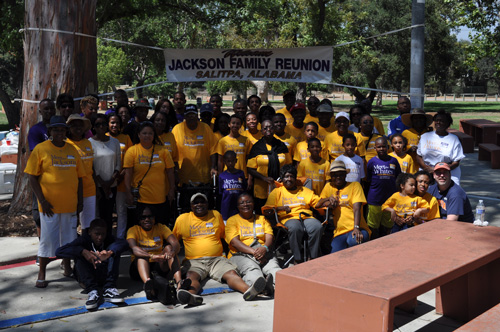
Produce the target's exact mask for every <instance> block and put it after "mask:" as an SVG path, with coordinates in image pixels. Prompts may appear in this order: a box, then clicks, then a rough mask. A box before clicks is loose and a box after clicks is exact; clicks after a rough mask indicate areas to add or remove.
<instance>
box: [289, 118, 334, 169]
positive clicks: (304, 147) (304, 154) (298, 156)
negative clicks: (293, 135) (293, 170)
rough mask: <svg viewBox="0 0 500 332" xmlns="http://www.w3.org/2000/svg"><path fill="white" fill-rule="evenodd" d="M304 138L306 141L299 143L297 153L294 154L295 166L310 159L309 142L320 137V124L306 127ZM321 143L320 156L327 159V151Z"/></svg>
mask: <svg viewBox="0 0 500 332" xmlns="http://www.w3.org/2000/svg"><path fill="white" fill-rule="evenodd" d="M304 136H305V138H306V140H305V141H302V142H299V143H297V145H296V146H295V151H294V153H293V164H294V165H298V164H299V163H300V162H301V161H302V160H306V159H308V158H309V156H310V155H311V153H310V152H309V140H311V139H312V138H316V137H317V136H318V124H317V123H316V122H309V123H307V124H306V125H305V126H304ZM320 143H321V151H320V156H321V157H322V158H325V157H326V156H325V151H324V149H323V143H322V142H321V141H320Z"/></svg>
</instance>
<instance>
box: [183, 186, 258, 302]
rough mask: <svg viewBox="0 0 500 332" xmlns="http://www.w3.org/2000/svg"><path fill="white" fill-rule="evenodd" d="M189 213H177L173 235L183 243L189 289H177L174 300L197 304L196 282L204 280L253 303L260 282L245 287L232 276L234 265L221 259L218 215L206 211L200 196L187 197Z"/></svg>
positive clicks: (221, 227)
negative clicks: (219, 284) (220, 285)
mask: <svg viewBox="0 0 500 332" xmlns="http://www.w3.org/2000/svg"><path fill="white" fill-rule="evenodd" d="M190 202H191V211H192V212H189V213H184V214H181V215H180V216H179V217H178V218H177V221H176V222H175V226H174V231H173V233H174V235H175V236H176V237H177V238H178V239H179V240H183V242H184V247H185V251H186V261H185V262H184V268H185V269H187V274H186V277H187V278H188V279H190V280H191V288H190V289H189V291H187V290H179V291H178V293H177V297H178V299H179V302H181V303H182V304H190V305H199V304H201V303H203V298H202V297H201V296H199V295H198V292H199V291H200V289H201V285H200V281H201V280H203V279H205V278H206V277H209V278H212V279H215V280H217V281H218V282H221V281H223V280H224V281H225V282H227V284H228V285H229V287H231V288H232V289H235V290H237V291H239V292H241V293H243V299H245V301H249V300H253V299H254V298H255V297H256V296H257V294H259V293H260V292H262V290H263V289H264V287H265V281H264V283H263V284H262V283H260V282H259V283H255V284H254V285H252V286H250V287H249V286H248V285H247V284H246V283H245V282H244V281H243V279H241V278H240V276H239V275H238V274H237V273H236V266H235V265H233V264H232V263H230V262H229V260H228V259H227V258H226V257H224V256H222V251H223V248H222V242H221V238H224V235H225V234H224V231H225V227H224V222H223V220H222V216H221V214H220V213H219V212H217V211H215V210H208V199H207V196H205V195H204V194H202V193H197V194H194V195H193V196H192V197H191V201H190Z"/></svg>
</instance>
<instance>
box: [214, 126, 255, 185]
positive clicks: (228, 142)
mask: <svg viewBox="0 0 500 332" xmlns="http://www.w3.org/2000/svg"><path fill="white" fill-rule="evenodd" d="M251 148H252V143H250V140H248V138H246V137H245V136H243V135H240V136H239V137H238V138H234V137H230V136H229V135H228V136H225V137H223V138H221V139H220V140H219V142H217V146H216V148H215V152H216V153H218V154H219V156H221V157H222V156H224V153H226V151H234V152H235V153H236V157H237V158H238V160H237V161H236V165H235V166H234V167H235V168H236V169H239V170H242V171H243V172H244V173H245V177H248V175H247V156H248V154H249V153H250V149H251ZM226 169H227V167H226V166H224V170H226Z"/></svg>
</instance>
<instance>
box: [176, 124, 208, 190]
mask: <svg viewBox="0 0 500 332" xmlns="http://www.w3.org/2000/svg"><path fill="white" fill-rule="evenodd" d="M172 134H174V137H175V141H176V143H177V150H178V151H179V178H180V180H181V183H180V185H182V184H184V183H188V182H189V180H191V181H193V182H201V183H210V181H211V180H210V169H211V166H212V165H211V162H210V156H211V155H212V154H213V153H214V151H213V150H214V148H215V145H216V144H217V140H216V138H215V136H214V133H213V132H212V131H211V130H210V127H209V126H208V125H207V124H205V123H202V122H200V123H198V127H197V128H196V129H195V130H190V129H189V128H188V127H187V125H186V123H185V122H182V123H179V124H178V125H176V126H175V127H174V129H172Z"/></svg>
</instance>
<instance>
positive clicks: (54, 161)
mask: <svg viewBox="0 0 500 332" xmlns="http://www.w3.org/2000/svg"><path fill="white" fill-rule="evenodd" d="M66 130H67V126H66V121H65V119H64V117H63V116H53V117H51V119H50V124H49V126H48V130H47V134H48V135H49V136H50V139H49V140H47V141H45V142H42V143H40V144H38V145H37V146H36V147H35V149H33V151H32V152H31V154H30V157H29V159H28V162H27V164H26V168H25V170H24V172H25V173H26V174H28V179H29V182H30V185H31V188H32V189H33V192H34V193H35V196H36V198H37V200H38V209H39V211H40V226H41V232H40V246H39V248H38V257H39V264H40V268H39V271H38V280H37V281H36V284H35V287H37V288H45V287H47V285H48V283H47V281H46V280H45V274H46V267H47V264H48V263H49V261H50V258H49V257H54V256H55V252H56V249H57V248H58V247H60V246H62V245H65V244H66V243H69V242H71V241H73V240H74V239H76V236H77V234H76V222H77V218H76V213H77V212H80V211H81V210H82V205H83V198H82V196H83V195H82V177H83V176H84V175H85V169H84V168H83V164H82V160H81V159H80V156H79V155H78V152H77V151H76V150H75V148H74V147H73V146H71V144H66V142H65V141H64V140H65V139H66ZM63 267H64V275H67V276H70V275H71V265H70V260H69V259H67V258H65V259H63Z"/></svg>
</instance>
